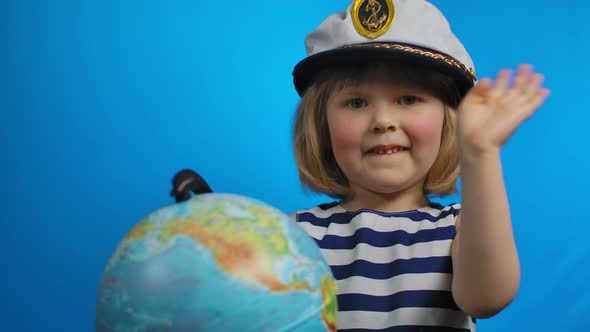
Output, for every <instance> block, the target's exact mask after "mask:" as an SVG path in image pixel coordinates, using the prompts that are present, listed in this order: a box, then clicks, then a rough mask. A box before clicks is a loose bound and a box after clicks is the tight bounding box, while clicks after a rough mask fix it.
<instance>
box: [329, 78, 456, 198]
mask: <svg viewBox="0 0 590 332" xmlns="http://www.w3.org/2000/svg"><path fill="white" fill-rule="evenodd" d="M444 112H445V110H444V104H443V102H442V101H441V100H439V99H438V98H436V97H434V96H432V95H430V94H429V93H427V92H425V91H424V90H422V89H417V88H406V87H401V86H398V85H391V84H385V83H383V84H382V83H372V84H361V85H358V86H353V87H347V88H344V89H342V90H337V91H335V92H333V93H332V94H331V96H330V98H329V99H328V104H327V120H328V128H329V131H330V139H331V143H332V148H333V153H334V156H335V158H336V162H337V163H338V165H339V166H340V168H341V169H342V171H343V172H344V174H345V175H346V177H347V179H348V180H349V182H350V186H351V189H352V193H353V195H356V194H358V193H361V192H366V191H369V192H373V193H379V194H391V193H399V192H403V191H405V190H410V189H416V188H418V186H419V188H420V190H419V191H420V193H421V194H422V195H423V190H422V188H423V186H424V181H425V178H426V175H427V173H428V171H429V170H430V168H431V167H432V165H433V163H434V161H435V160H436V157H437V154H438V151H439V147H440V143H441V134H442V127H443V119H444Z"/></svg>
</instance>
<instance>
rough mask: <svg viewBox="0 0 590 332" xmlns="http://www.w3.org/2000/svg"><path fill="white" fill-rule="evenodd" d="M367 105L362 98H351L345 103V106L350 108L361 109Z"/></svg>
mask: <svg viewBox="0 0 590 332" xmlns="http://www.w3.org/2000/svg"><path fill="white" fill-rule="evenodd" d="M367 105H368V103H367V101H366V100H365V99H363V98H352V99H350V100H348V101H347V102H346V106H348V107H350V108H362V107H366V106H367Z"/></svg>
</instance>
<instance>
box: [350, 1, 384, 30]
mask: <svg viewBox="0 0 590 332" xmlns="http://www.w3.org/2000/svg"><path fill="white" fill-rule="evenodd" d="M394 16H395V9H394V6H393V1H392V0H355V1H354V3H353V6H352V23H353V24H354V27H355V29H356V30H357V32H358V33H359V34H361V35H362V36H365V37H367V38H371V39H374V38H377V37H379V36H381V35H383V34H384V33H385V32H387V30H388V29H389V27H390V26H391V23H392V22H393V18H394Z"/></svg>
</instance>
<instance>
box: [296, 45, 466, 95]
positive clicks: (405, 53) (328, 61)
mask: <svg viewBox="0 0 590 332" xmlns="http://www.w3.org/2000/svg"><path fill="white" fill-rule="evenodd" d="M375 61H380V62H395V63H401V64H407V65H410V66H421V67H427V68H432V69H433V70H438V71H440V72H442V73H446V74H448V75H450V76H451V77H453V79H454V80H455V82H456V84H457V89H458V90H459V91H458V92H459V94H460V97H461V98H462V97H463V96H465V94H466V93H467V91H469V89H471V88H472V87H473V84H474V82H475V74H474V73H473V71H472V70H468V69H467V68H465V66H463V65H462V64H461V63H460V62H459V61H457V60H455V59H453V58H452V57H451V56H449V55H446V54H443V53H440V52H437V51H433V50H429V49H425V48H419V47H416V46H412V45H405V44H399V43H369V44H357V45H351V46H347V47H341V48H337V49H333V50H329V51H324V52H320V53H317V54H314V55H311V56H309V57H307V58H305V59H304V60H302V61H301V62H299V63H298V64H297V65H296V66H295V68H294V70H293V83H294V85H295V90H297V93H298V94H299V96H303V94H304V93H305V90H306V89H307V88H308V87H309V85H310V84H311V83H312V82H313V80H314V77H315V75H317V74H318V73H319V72H321V71H323V70H325V69H328V68H331V67H339V66H351V65H352V66H355V65H363V64H367V63H371V62H375Z"/></svg>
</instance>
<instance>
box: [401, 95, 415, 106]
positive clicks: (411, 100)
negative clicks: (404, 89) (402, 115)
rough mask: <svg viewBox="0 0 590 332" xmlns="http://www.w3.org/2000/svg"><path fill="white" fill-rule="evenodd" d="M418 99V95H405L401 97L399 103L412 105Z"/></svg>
mask: <svg viewBox="0 0 590 332" xmlns="http://www.w3.org/2000/svg"><path fill="white" fill-rule="evenodd" d="M417 101H418V97H416V96H403V97H401V98H400V99H399V103H400V104H401V105H412V104H415V103H416V102H417Z"/></svg>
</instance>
